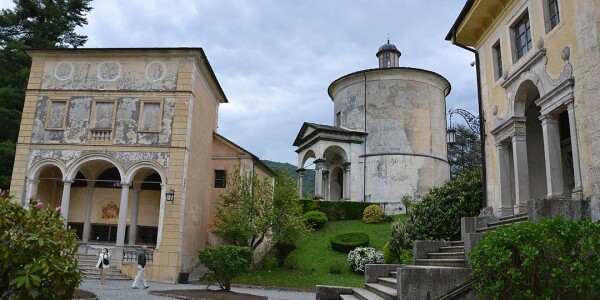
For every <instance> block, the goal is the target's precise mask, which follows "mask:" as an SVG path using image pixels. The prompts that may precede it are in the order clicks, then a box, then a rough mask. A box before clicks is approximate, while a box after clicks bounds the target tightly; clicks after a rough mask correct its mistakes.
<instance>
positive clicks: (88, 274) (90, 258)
mask: <svg viewBox="0 0 600 300" xmlns="http://www.w3.org/2000/svg"><path fill="white" fill-rule="evenodd" d="M78 261H79V263H78V268H79V269H80V270H81V271H83V278H84V279H91V280H100V270H99V269H98V268H97V267H96V265H97V263H98V256H96V255H93V254H79V255H78ZM106 280H131V279H130V278H128V277H127V276H125V274H123V273H121V271H120V270H118V269H117V268H115V267H114V266H113V265H110V268H108V270H106Z"/></svg>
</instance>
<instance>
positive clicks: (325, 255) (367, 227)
mask: <svg viewBox="0 0 600 300" xmlns="http://www.w3.org/2000/svg"><path fill="white" fill-rule="evenodd" d="M404 218H405V215H398V216H394V219H395V220H402V219H404ZM390 229H391V223H381V224H365V223H363V221H362V220H349V221H330V222H328V223H327V224H326V225H325V227H324V228H322V229H319V230H316V231H314V232H312V233H311V234H309V235H308V236H306V237H304V238H302V239H300V240H298V241H297V242H296V245H297V248H296V250H294V251H293V252H292V254H291V255H290V256H289V257H288V258H287V260H286V264H287V265H288V266H287V268H285V269H279V268H278V267H277V262H276V260H275V259H274V258H273V257H268V258H267V259H266V260H265V264H264V266H263V268H262V269H259V270H252V271H250V272H248V273H246V274H243V275H242V276H240V277H237V278H235V279H234V283H237V284H252V285H262V286H280V287H297V288H311V289H314V287H315V285H317V284H320V285H341V286H354V287H362V286H363V285H364V275H362V274H357V273H354V272H352V271H350V269H349V268H348V263H347V261H346V257H347V255H346V254H344V253H339V252H335V251H333V250H332V249H331V245H330V243H329V239H330V238H331V237H333V236H335V235H338V234H342V233H349V232H364V233H366V234H368V235H369V237H370V238H371V239H370V243H369V246H370V247H373V248H375V249H378V250H382V249H383V245H385V243H386V242H387V241H388V238H389V235H390ZM331 264H343V266H344V267H343V269H342V272H341V274H335V275H332V274H330V273H329V266H330V265H331Z"/></svg>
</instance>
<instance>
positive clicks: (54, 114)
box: [46, 100, 68, 130]
mask: <svg viewBox="0 0 600 300" xmlns="http://www.w3.org/2000/svg"><path fill="white" fill-rule="evenodd" d="M67 107H68V106H67V100H50V103H48V113H47V115H46V129H48V130H64V129H65V120H66V116H67Z"/></svg>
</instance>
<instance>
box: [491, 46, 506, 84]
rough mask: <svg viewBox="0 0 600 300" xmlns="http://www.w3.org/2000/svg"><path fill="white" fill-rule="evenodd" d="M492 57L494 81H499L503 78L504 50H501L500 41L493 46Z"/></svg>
mask: <svg viewBox="0 0 600 300" xmlns="http://www.w3.org/2000/svg"><path fill="white" fill-rule="evenodd" d="M492 55H493V57H494V79H496V80H498V79H500V77H502V72H504V70H503V69H502V50H500V41H497V42H496V44H495V45H494V46H492Z"/></svg>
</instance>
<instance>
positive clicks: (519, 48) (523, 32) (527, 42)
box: [512, 12, 532, 60]
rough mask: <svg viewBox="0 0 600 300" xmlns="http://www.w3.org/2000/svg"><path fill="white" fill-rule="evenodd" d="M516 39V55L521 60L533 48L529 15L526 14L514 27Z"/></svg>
mask: <svg viewBox="0 0 600 300" xmlns="http://www.w3.org/2000/svg"><path fill="white" fill-rule="evenodd" d="M512 29H513V33H514V41H515V57H516V59H517V60H519V59H520V58H521V57H523V56H525V54H527V52H529V50H531V46H532V43H531V28H530V26H529V15H528V14H527V12H525V15H524V16H523V17H522V18H521V19H519V21H517V23H515V25H514V26H513V27H512Z"/></svg>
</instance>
